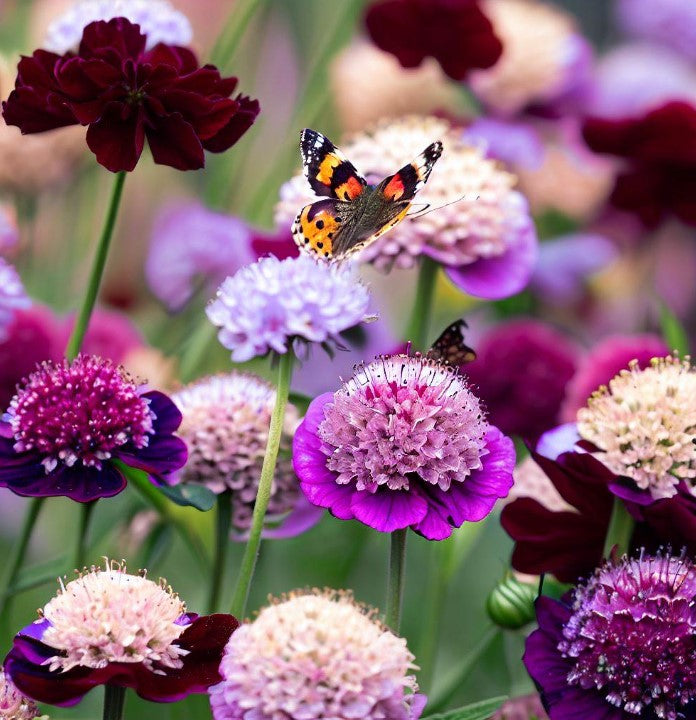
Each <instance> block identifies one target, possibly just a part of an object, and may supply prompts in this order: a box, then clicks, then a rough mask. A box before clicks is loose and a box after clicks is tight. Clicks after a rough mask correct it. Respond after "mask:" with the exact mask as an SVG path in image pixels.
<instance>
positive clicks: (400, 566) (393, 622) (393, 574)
mask: <svg viewBox="0 0 696 720" xmlns="http://www.w3.org/2000/svg"><path fill="white" fill-rule="evenodd" d="M407 531H408V528H404V529H403V530H394V532H393V533H392V534H391V542H390V548H389V574H388V575H387V602H386V607H385V612H384V622H385V623H386V624H387V626H388V627H390V628H391V629H392V630H393V631H394V632H395V633H398V632H399V626H400V625H401V604H402V599H403V596H404V577H405V570H406V532H407Z"/></svg>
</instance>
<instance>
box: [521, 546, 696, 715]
mask: <svg viewBox="0 0 696 720" xmlns="http://www.w3.org/2000/svg"><path fill="white" fill-rule="evenodd" d="M695 595H696V568H694V565H693V563H692V562H691V560H689V559H688V558H687V557H686V556H684V555H682V556H680V557H670V556H669V555H662V554H658V555H656V556H654V557H651V556H648V555H643V554H641V555H640V557H639V558H636V559H632V558H626V557H624V558H622V559H621V560H618V561H615V562H613V563H607V564H605V565H603V566H602V567H601V568H599V569H598V570H597V571H596V572H595V573H594V575H592V577H590V579H589V580H587V581H586V582H584V583H583V584H582V585H580V586H579V587H578V588H577V589H576V590H574V592H573V594H572V596H571V597H570V598H568V599H567V602H559V601H556V600H552V599H551V598H548V597H541V598H539V600H538V601H537V618H538V621H539V629H538V630H535V631H534V632H533V633H532V634H531V635H530V636H529V638H527V644H526V651H525V654H524V663H525V665H526V667H527V670H528V671H529V674H530V675H531V676H532V679H533V680H534V681H535V682H536V684H537V686H538V687H539V689H540V692H541V696H542V699H543V701H544V705H545V707H546V710H547V712H548V714H549V717H550V718H551V720H575V719H577V720H581V719H582V720H590V718H591V719H592V720H629V718H635V719H636V720H639V719H641V720H658V718H659V719H661V720H677V718H680V719H681V720H693V718H696V702H694V698H695V697H696V672H694V667H695V666H696V619H695V617H694V612H693V598H694V596H695Z"/></svg>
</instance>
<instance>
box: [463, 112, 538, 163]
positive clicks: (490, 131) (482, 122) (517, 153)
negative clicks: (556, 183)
mask: <svg viewBox="0 0 696 720" xmlns="http://www.w3.org/2000/svg"><path fill="white" fill-rule="evenodd" d="M464 140H465V141H467V142H471V143H479V142H481V143H483V145H484V148H485V150H486V154H487V155H488V156H489V157H492V158H495V159H496V160H502V161H503V162H504V163H505V164H506V165H509V166H510V167H513V168H517V167H524V168H529V169H530V170H538V169H539V167H540V166H541V163H542V160H543V157H544V143H543V142H542V139H541V136H540V135H539V133H538V132H537V131H536V129H535V128H534V127H533V126H532V125H531V124H529V123H525V122H519V121H510V120H499V119H497V118H492V117H480V118H477V119H476V120H474V121H473V122H472V123H471V124H470V125H468V126H467V128H466V130H465V131H464Z"/></svg>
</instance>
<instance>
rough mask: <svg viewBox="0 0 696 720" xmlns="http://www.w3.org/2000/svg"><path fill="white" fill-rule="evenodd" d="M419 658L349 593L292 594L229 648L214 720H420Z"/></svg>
mask: <svg viewBox="0 0 696 720" xmlns="http://www.w3.org/2000/svg"><path fill="white" fill-rule="evenodd" d="M413 660H414V657H413V655H412V654H411V653H410V652H409V650H408V648H407V647H406V641H405V640H404V639H402V638H400V637H397V636H396V635H394V634H393V633H392V632H390V631H389V630H387V629H386V628H384V627H383V626H382V625H381V624H380V623H379V622H378V621H377V620H376V619H375V617H374V612H372V611H370V610H367V609H366V608H364V607H363V606H360V605H357V604H356V603H355V602H354V601H353V600H352V598H351V596H350V595H348V594H339V593H333V592H329V591H327V592H325V593H318V592H314V593H311V594H298V595H291V596H290V597H288V598H287V599H285V600H282V601H280V602H277V603H274V604H272V605H270V606H268V607H266V608H264V609H263V610H261V612H260V613H259V615H258V617H257V618H256V620H254V622H252V623H248V624H245V625H242V626H241V627H240V628H239V630H237V632H235V633H234V634H233V635H232V637H231V638H230V640H229V642H228V643H227V647H226V648H225V654H224V656H223V658H222V663H221V664H220V673H221V674H222V682H221V683H220V684H219V685H215V686H214V687H212V688H211V689H210V705H211V708H212V711H213V718H214V719H215V720H245V719H247V718H251V717H253V718H254V720H276V718H280V717H282V718H284V719H286V720H321V719H322V718H332V720H379V719H380V718H389V720H418V718H420V716H421V712H422V710H423V707H424V705H425V701H426V698H425V696H423V695H420V694H418V693H417V691H418V686H417V684H416V678H415V677H414V675H413V674H411V673H412V671H413V670H415V669H416V667H415V665H414V664H413Z"/></svg>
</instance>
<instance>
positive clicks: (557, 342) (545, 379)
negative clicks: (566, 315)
mask: <svg viewBox="0 0 696 720" xmlns="http://www.w3.org/2000/svg"><path fill="white" fill-rule="evenodd" d="M476 352H477V355H478V356H477V358H476V360H475V361H474V362H472V363H469V364H468V365H466V366H465V367H464V368H462V372H464V373H465V374H466V375H467V376H468V378H469V379H470V381H471V382H472V384H473V386H474V387H476V389H477V394H478V396H479V397H480V398H481V400H482V401H483V403H484V404H485V406H486V408H487V410H488V412H489V417H490V421H491V422H492V423H494V424H495V425H497V426H498V427H499V428H500V429H501V430H502V431H503V432H504V433H506V434H509V435H520V436H521V437H525V438H536V437H538V436H539V435H541V433H543V432H545V431H546V430H549V429H551V428H552V427H555V426H556V425H557V424H558V416H559V411H560V407H561V403H562V402H563V397H564V395H565V388H566V384H567V383H568V381H569V380H570V379H571V377H573V374H574V372H575V366H576V362H577V360H576V358H577V356H578V349H577V348H576V347H575V346H574V345H573V343H571V342H570V340H569V339H568V338H567V337H565V336H564V335H562V334H561V333H560V332H558V331H556V330H554V329H553V328H552V327H550V326H548V325H545V324H543V323H540V322H537V321H535V320H515V321H512V322H508V323H505V324H503V325H499V326H498V327H495V328H493V329H492V330H491V331H490V332H489V333H487V334H486V335H485V336H484V337H483V339H482V340H481V341H480V342H479V344H478V345H477V346H476Z"/></svg>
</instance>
